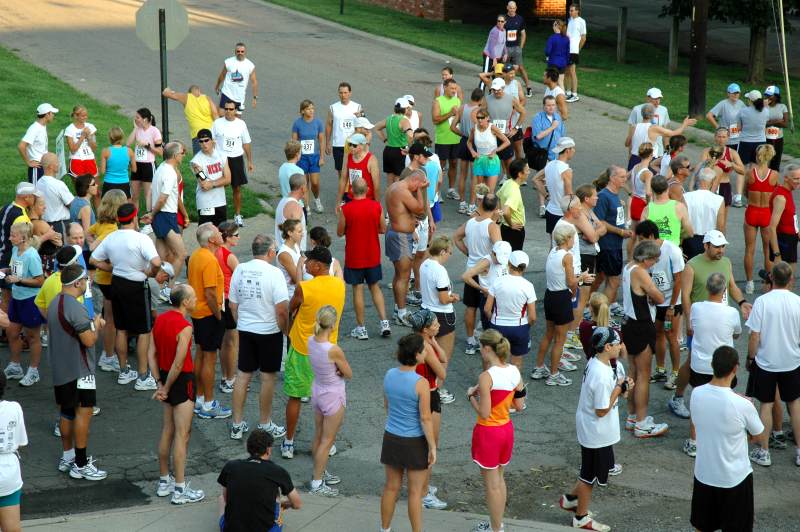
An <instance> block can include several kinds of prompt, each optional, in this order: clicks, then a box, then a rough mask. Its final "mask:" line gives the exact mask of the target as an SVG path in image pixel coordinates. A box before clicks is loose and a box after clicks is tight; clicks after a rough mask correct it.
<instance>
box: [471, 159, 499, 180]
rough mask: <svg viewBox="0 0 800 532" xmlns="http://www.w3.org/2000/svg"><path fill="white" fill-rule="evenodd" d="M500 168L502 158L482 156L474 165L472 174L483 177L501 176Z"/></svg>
mask: <svg viewBox="0 0 800 532" xmlns="http://www.w3.org/2000/svg"><path fill="white" fill-rule="evenodd" d="M500 168H501V167H500V157H498V156H497V155H494V156H492V157H487V156H486V155H481V156H480V157H478V158H477V159H475V162H474V163H473V166H472V174H473V175H479V176H482V177H492V176H499V175H500Z"/></svg>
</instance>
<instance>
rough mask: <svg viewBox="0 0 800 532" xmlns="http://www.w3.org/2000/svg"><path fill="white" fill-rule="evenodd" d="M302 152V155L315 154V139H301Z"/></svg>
mask: <svg viewBox="0 0 800 532" xmlns="http://www.w3.org/2000/svg"><path fill="white" fill-rule="evenodd" d="M300 153H301V154H302V155H314V141H313V140H301V141H300Z"/></svg>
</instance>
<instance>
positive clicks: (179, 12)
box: [136, 0, 189, 51]
mask: <svg viewBox="0 0 800 532" xmlns="http://www.w3.org/2000/svg"><path fill="white" fill-rule="evenodd" d="M159 9H163V10H164V11H165V13H164V15H165V25H166V34H167V50H174V49H175V48H177V47H178V45H179V44H181V43H182V42H183V40H184V39H185V38H186V36H187V35H189V14H188V13H187V12H186V8H184V7H183V6H182V5H181V3H180V2H178V0H147V1H146V2H145V3H144V5H143V6H142V7H140V8H139V10H138V11H137V12H136V36H137V37H139V39H140V40H141V41H142V42H143V43H144V44H146V45H147V47H148V48H150V49H151V50H153V51H158V45H159V42H158V10H159Z"/></svg>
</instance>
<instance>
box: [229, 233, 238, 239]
mask: <svg viewBox="0 0 800 532" xmlns="http://www.w3.org/2000/svg"><path fill="white" fill-rule="evenodd" d="M231 236H235V237H236V238H239V233H234V234H232V235H231Z"/></svg>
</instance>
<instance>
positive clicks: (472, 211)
mask: <svg viewBox="0 0 800 532" xmlns="http://www.w3.org/2000/svg"><path fill="white" fill-rule="evenodd" d="M476 212H478V206H477V205H475V204H474V203H473V204H472V205H470V206H469V209H467V216H472V215H473V214H475V213H476Z"/></svg>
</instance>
